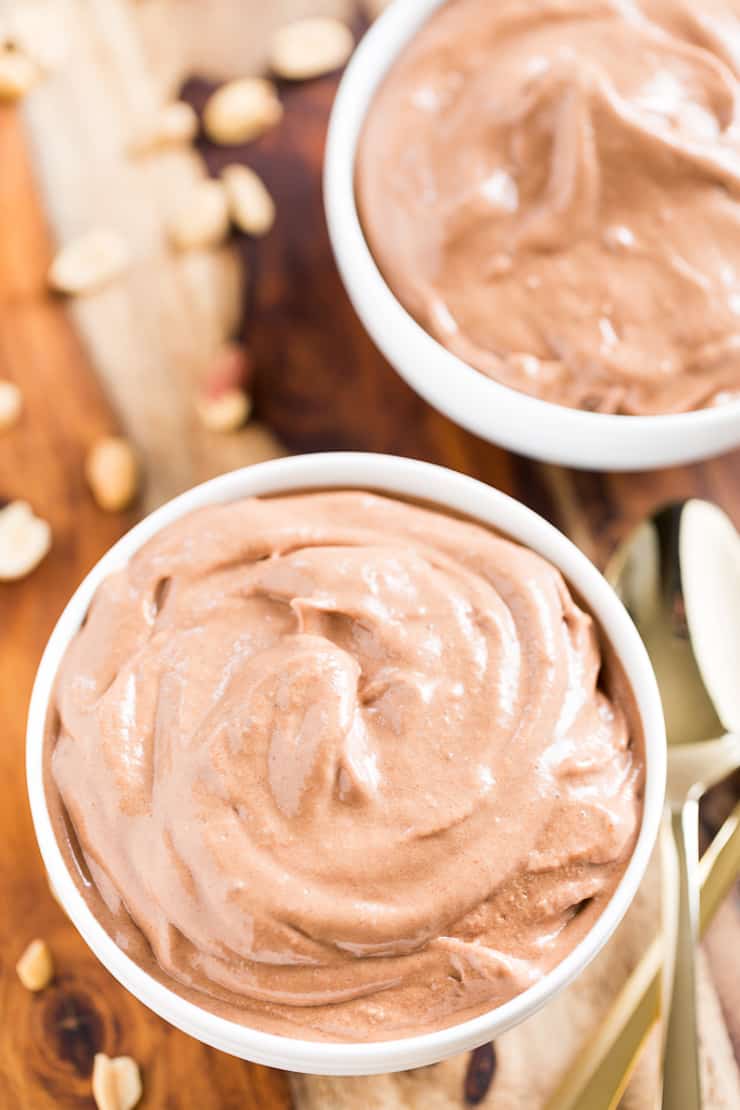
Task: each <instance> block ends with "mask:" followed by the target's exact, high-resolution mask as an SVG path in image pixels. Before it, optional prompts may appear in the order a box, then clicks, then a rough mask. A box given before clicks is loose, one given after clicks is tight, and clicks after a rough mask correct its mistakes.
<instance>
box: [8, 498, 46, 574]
mask: <svg viewBox="0 0 740 1110" xmlns="http://www.w3.org/2000/svg"><path fill="white" fill-rule="evenodd" d="M50 547H51V528H50V527H49V525H48V524H47V523H46V521H45V520H41V519H40V518H39V517H37V516H34V515H33V511H32V509H31V506H30V505H29V504H27V502H25V501H11V503H10V504H9V505H6V506H5V508H4V509H0V582H10V581H13V580H14V579H16V578H24V577H25V576H26V575H27V574H30V573H31V571H32V570H34V569H35V568H36V567H37V566H38V565H39V563H40V562H41V560H42V559H43V558H44V556H45V555H46V554H47V552H48V550H49V548H50Z"/></svg>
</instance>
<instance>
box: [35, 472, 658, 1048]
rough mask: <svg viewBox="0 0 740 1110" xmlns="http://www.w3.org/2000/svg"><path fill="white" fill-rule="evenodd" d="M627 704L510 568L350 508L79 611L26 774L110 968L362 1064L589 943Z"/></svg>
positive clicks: (537, 575)
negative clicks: (136, 972) (58, 821)
mask: <svg viewBox="0 0 740 1110" xmlns="http://www.w3.org/2000/svg"><path fill="white" fill-rule="evenodd" d="M627 701H628V699H626V698H625V697H624V696H623V692H619V683H618V682H616V680H615V674H614V668H612V666H611V664H610V663H608V662H605V656H604V655H603V653H602V649H601V647H600V644H599V639H598V635H597V631H596V629H595V626H594V622H593V620H592V618H591V617H590V616H589V615H587V614H586V613H585V612H584V611H583V610H582V609H581V608H580V607H579V605H578V604H577V603H576V602H575V600H574V599H573V597H572V595H571V593H570V591H569V589H568V587H567V586H566V584H565V582H564V581H563V579H562V577H561V575H560V573H559V572H558V571H557V570H555V569H554V568H553V567H552V566H551V565H550V564H548V563H547V562H546V561H545V560H544V559H542V558H541V557H540V556H539V555H536V554H534V553H533V552H532V551H529V550H527V549H525V548H523V547H520V546H518V545H517V544H514V543H512V542H510V541H509V540H506V539H504V538H502V537H500V536H498V535H496V534H494V533H493V532H491V531H489V530H488V529H486V528H483V527H481V526H479V525H476V524H473V523H471V522H468V521H465V520H460V519H456V518H451V517H449V516H447V515H444V514H442V513H439V512H436V511H432V510H429V509H426V508H423V507H420V506H416V505H411V504H407V503H404V502H399V501H395V500H392V499H389V498H384V497H380V496H377V495H373V494H370V493H365V492H361V491H348V492H344V491H342V492H321V493H315V494H300V495H295V496H286V497H281V498H273V499H249V500H244V501H240V502H235V503H231V504H226V505H219V506H214V507H209V508H207V509H204V510H200V511H198V512H196V513H194V514H191V515H189V516H186V517H185V518H183V519H182V520H180V521H179V522H176V523H175V524H172V525H170V526H169V527H167V528H165V529H164V530H163V531H162V532H160V533H159V534H158V535H157V536H156V537H155V538H154V539H152V540H151V541H149V543H147V544H146V546H145V547H143V548H142V549H141V550H140V551H139V552H138V553H137V554H136V555H135V556H134V558H133V559H132V560H131V562H130V563H129V565H128V566H127V567H126V568H125V569H123V570H121V571H120V572H118V573H116V574H114V575H112V576H111V577H110V578H108V579H107V580H106V581H105V582H104V583H103V585H102V586H101V587H100V588H99V590H98V592H97V594H96V596H95V598H94V600H93V602H92V605H91V607H90V611H89V614H88V617H87V620H86V622H85V624H84V625H83V627H82V629H81V630H80V632H79V633H78V635H77V637H76V638H75V640H74V641H73V642H72V644H71V646H70V648H69V650H68V653H67V655H66V657H65V660H64V663H63V665H62V668H61V671H60V674H59V678H58V686H57V698H56V706H57V712H56V715H55V722H56V723H55V726H54V729H53V736H52V737H51V742H50V750H51V758H50V766H51V772H52V776H53V779H54V780H55V782H56V785H57V787H58V790H59V792H60V795H61V800H62V802H63V805H64V809H65V811H66V814H67V816H68V819H69V821H70V822H71V826H72V827H73V829H74V834H75V838H76V841H77V844H78V846H79V850H80V851H81V853H82V855H83V856H84V860H85V862H86V864H87V867H88V869H89V872H90V875H91V876H92V880H93V887H92V888H91V892H88V893H89V894H91V896H94V898H95V899H97V901H98V902H99V903H100V905H101V906H102V904H103V902H104V903H105V913H106V914H107V915H108V917H109V918H110V919H111V920H112V921H113V923H114V924H113V926H112V929H113V931H114V933H115V935H116V936H117V937H118V938H119V939H121V938H123V939H121V942H122V943H125V944H126V945H127V946H133V945H134V942H133V940H132V939H131V938H132V937H137V936H138V937H139V940H141V936H142V935H143V937H144V938H146V941H147V942H148V946H149V947H150V950H151V954H153V958H154V960H156V963H157V964H158V965H159V968H160V969H163V970H164V972H166V973H167V974H168V976H170V977H172V978H173V979H175V980H177V981H178V983H179V984H180V985H181V986H182V987H183V988H185V989H187V990H190V991H193V992H195V997H197V998H198V1000H199V1001H200V1002H201V1004H203V1005H213V1006H216V1007H217V1008H218V1007H221V1009H222V1010H225V1012H227V1013H229V1014H230V1015H231V1016H234V1015H236V1016H238V1017H239V1018H240V1019H241V1020H242V1021H244V1022H246V1023H248V1024H254V1025H257V1026H260V1027H263V1028H268V1029H273V1030H274V1029H277V1030H278V1031H280V1032H286V1031H287V1032H292V1033H293V1034H294V1035H301V1036H306V1037H328V1038H339V1039H375V1038H383V1037H391V1036H394V1035H396V1034H398V1033H408V1032H414V1031H420V1030H422V1029H428V1028H433V1027H435V1026H442V1025H444V1024H446V1023H450V1022H452V1021H454V1020H457V1019H458V1018H459V1017H461V1016H465V1015H469V1014H471V1013H473V1012H476V1011H480V1010H483V1009H486V1008H489V1007H491V1006H494V1005H496V1004H498V1003H500V1002H501V1001H503V1000H505V999H507V998H509V997H511V996H513V995H514V994H516V993H518V992H519V991H521V990H523V989H525V988H526V987H528V986H529V985H531V984H532V983H534V982H535V981H536V980H537V979H538V978H539V977H540V976H541V975H542V974H543V973H544V972H545V971H546V970H548V969H549V968H550V967H552V966H553V965H554V964H555V963H556V962H557V961H558V960H560V959H561V958H562V956H563V955H564V954H566V953H567V952H568V951H570V950H571V948H572V947H573V946H574V945H575V944H576V943H577V941H578V940H579V939H580V938H581V937H582V936H583V935H584V933H585V931H587V929H588V928H589V927H590V925H591V924H592V923H593V920H594V919H595V916H597V915H598V913H599V912H600V911H601V909H602V908H603V906H604V904H605V902H606V901H607V900H608V898H609V896H610V895H611V893H612V891H613V890H614V887H615V885H616V883H617V881H618V879H619V877H620V876H621V874H622V872H623V870H624V867H625V865H626V862H627V860H628V858H629V855H630V852H631V849H632V846H633V843H634V839H635V836H636V830H637V827H638V824H639V819H640V812H641V791H642V754H641V742H640V740H639V737H637V736H636V733H635V725H634V717H633V716H631V714H630V710H629V707H628V704H627ZM101 912H102V911H101ZM133 950H135V946H134V947H132V951H133Z"/></svg>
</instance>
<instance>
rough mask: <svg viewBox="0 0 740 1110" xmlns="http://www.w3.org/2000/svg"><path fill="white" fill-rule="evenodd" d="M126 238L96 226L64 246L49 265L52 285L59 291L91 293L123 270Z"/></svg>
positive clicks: (125, 261) (127, 257)
mask: <svg viewBox="0 0 740 1110" xmlns="http://www.w3.org/2000/svg"><path fill="white" fill-rule="evenodd" d="M128 264H129V251H128V247H127V246H126V241H125V240H124V239H123V238H122V236H120V235H119V234H118V232H117V231H112V230H110V229H109V228H103V227H101V228H94V229H93V230H92V231H88V232H86V233H85V234H84V235H81V236H80V237H79V238H78V239H73V240H72V241H71V242H69V243H67V244H66V245H65V246H63V247H62V248H61V250H60V251H59V252H58V253H57V255H56V257H55V258H54V261H53V262H52V264H51V266H50V267H49V285H50V286H51V287H52V289H55V290H56V291H57V292H59V293H69V294H72V295H78V294H81V293H91V292H92V291H93V290H94V289H99V288H100V287H101V286H103V285H107V284H108V282H110V281H113V279H114V278H117V277H118V276H119V275H120V274H122V273H123V272H124V270H125V269H126V267H127V266H128Z"/></svg>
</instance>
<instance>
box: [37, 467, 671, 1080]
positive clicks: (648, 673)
mask: <svg viewBox="0 0 740 1110" xmlns="http://www.w3.org/2000/svg"><path fill="white" fill-rule="evenodd" d="M330 487H344V488H347V487H359V488H363V489H374V490H378V491H380V492H385V493H389V494H392V495H393V494H395V495H399V496H405V497H411V498H422V499H427V500H433V501H434V502H435V503H437V504H439V505H440V506H441V507H442V508H443V509H444V508H448V509H451V510H453V511H455V512H458V513H464V514H466V515H468V516H471V517H474V518H477V519H478V520H480V521H482V522H483V523H485V524H489V525H492V526H493V527H494V528H498V529H500V530H501V531H502V532H504V533H505V534H506V535H508V536H511V537H512V538H513V539H515V540H519V541H520V542H521V543H523V544H526V545H527V546H529V547H531V548H533V549H534V550H535V551H538V552H539V553H540V554H541V555H543V556H544V557H545V558H546V559H549V560H550V562H552V563H554V564H555V566H557V567H559V568H560V570H561V571H562V572H563V574H564V575H565V577H566V578H567V579H568V581H569V582H570V583H572V584H573V586H574V587H575V588H576V590H577V592H578V594H579V596H580V597H582V598H583V600H584V602H585V604H586V605H587V607H588V608H589V609H590V611H591V612H592V613H593V614H594V615H595V616H596V618H597V620H598V621H599V623H600V625H601V627H602V629H603V631H604V632H605V634H606V636H607V637H608V638H609V640H610V642H611V643H612V645H613V647H614V649H615V650H616V653H617V655H618V657H619V659H621V661H622V664H623V666H624V669H625V672H626V675H627V678H628V680H629V681H630V683H631V685H632V687H633V689H634V692H635V695H636V699H637V705H638V710H639V713H640V716H641V719H642V724H643V728H644V733H645V744H646V781H645V801H644V812H643V818H642V824H641V827H640V832H639V836H638V840H637V843H636V846H635V850H634V853H633V855H632V858H631V859H630V861H629V864H628V866H627V869H626V870H625V873H624V876H623V877H622V881H621V882H620V884H619V886H618V887H617V889H616V891H615V892H614V894H613V896H612V898H611V900H610V901H609V903H608V904H607V906H606V907H605V909H604V911H603V913H602V914H601V916H600V917H599V918H598V920H597V921H596V922H595V924H594V926H593V928H592V929H591V931H590V932H589V933H588V934H587V936H586V937H585V938H584V939H583V940H582V941H581V943H580V944H579V945H578V946H577V947H576V948H575V949H574V950H573V951H572V952H571V953H570V954H569V955H568V956H567V957H566V958H565V959H564V960H563V961H562V963H560V964H558V965H557V967H555V968H554V969H553V970H552V971H551V972H550V973H549V974H548V975H546V976H545V977H544V978H543V979H541V980H540V981H539V982H538V983H536V984H535V986H533V987H531V988H529V989H528V990H526V991H525V992H524V993H523V994H520V995H518V996H517V997H515V998H513V999H511V1001H509V1002H506V1003H504V1005H502V1006H499V1007H498V1008H497V1009H495V1010H492V1011H490V1012H489V1013H486V1014H483V1015H481V1016H480V1017H476V1018H474V1019H473V1020H472V1021H465V1022H462V1023H460V1024H459V1025H455V1026H452V1027H451V1028H449V1029H442V1030H440V1031H438V1032H432V1033H424V1034H421V1035H420V1036H415V1037H407V1038H403V1039H398V1040H392V1041H381V1042H373V1043H367V1042H364V1043H358V1044H345V1043H342V1044H336V1043H327V1042H322V1041H318V1042H313V1041H304V1040H297V1039H293V1038H290V1037H282V1036H276V1035H274V1034H270V1033H263V1032H259V1031H258V1030H256V1029H251V1028H250V1027H248V1026H246V1025H240V1024H238V1023H236V1022H233V1021H227V1020H225V1019H224V1018H221V1017H216V1016H215V1015H214V1014H212V1013H209V1011H208V1010H205V1009H201V1008H200V1007H199V1006H197V1005H194V1004H193V1003H192V1002H188V1001H186V1000H185V999H183V998H181V997H180V995H179V994H177V993H176V991H175V990H170V989H169V988H168V987H167V986H164V985H163V984H162V983H160V982H158V981H157V980H156V979H154V978H153V977H152V976H151V975H149V974H148V973H147V972H146V971H144V970H143V969H142V968H141V967H140V966H139V965H138V964H136V963H134V962H133V961H132V960H131V959H130V958H129V957H128V956H127V955H126V954H125V953H124V952H123V951H122V949H121V948H119V947H118V945H117V944H116V943H115V941H114V940H113V939H112V937H111V936H109V934H108V933H107V932H106V931H105V929H104V928H103V927H102V925H100V923H99V922H98V921H97V919H96V918H95V916H94V915H93V913H92V912H91V911H90V909H89V908H88V906H87V904H86V902H85V901H84V899H83V897H82V895H81V894H80V892H79V890H78V889H77V886H76V885H75V882H74V880H73V878H72V876H71V874H70V872H69V871H68V869H67V864H66V863H65V859H64V856H63V855H62V852H61V849H60V847H59V844H58V843H57V839H56V836H55V833H54V829H53V827H52V822H51V819H50V815H49V809H48V805H47V799H46V795H45V790H44V777H43V764H44V759H43V750H44V730H45V724H46V717H47V711H48V708H49V701H50V698H51V696H52V691H53V687H54V682H55V677H56V674H57V670H58V667H59V664H60V662H61V660H62V657H63V656H64V653H65V651H66V649H67V646H68V644H69V642H70V640H71V639H72V638H73V637H74V636H75V634H76V632H77V630H78V629H79V627H80V625H81V623H82V620H83V618H84V616H85V613H86V612H87V609H88V606H89V604H90V601H91V599H92V596H93V594H94V593H95V591H96V589H97V588H98V586H99V585H100V583H101V582H102V581H103V579H104V578H106V577H107V576H108V575H109V574H111V573H112V572H113V571H115V570H117V569H119V568H121V567H122V566H124V565H125V564H126V563H127V562H128V560H129V559H130V558H131V556H132V555H133V554H134V552H135V551H138V549H139V548H140V547H141V546H142V545H143V544H144V543H145V542H146V541H147V540H148V539H149V538H150V537H151V536H153V535H154V534H155V533H156V532H158V531H160V529H162V528H164V527H166V525H168V524H170V523H171V522H172V521H174V520H176V519H177V518H178V517H181V516H183V515H184V514H185V513H189V512H190V511H191V510H193V509H197V508H199V507H201V506H203V505H209V504H212V503H216V502H223V501H232V500H234V499H236V498H240V497H246V496H248V495H252V494H276V493H284V492H286V491H288V490H307V489H313V488H315V489H326V488H330ZM665 766H666V752H665V731H664V726H663V717H662V712H661V706H660V699H659V696H658V689H657V686H656V682H655V678H654V676H653V672H652V669H651V666H650V662H649V660H648V657H647V654H646V652H645V649H644V647H643V645H642V641H641V640H640V638H639V636H638V634H637V632H636V630H635V628H634V626H633V624H632V622H631V621H630V619H629V617H628V616H627V613H626V611H625V610H624V608H623V607H622V605H621V603H620V601H619V600H618V599H617V596H616V594H615V593H614V592H613V591H612V590H611V588H610V587H609V586H608V584H607V583H606V581H605V580H604V579H603V578H602V576H601V575H600V574H599V572H598V571H597V570H596V568H595V567H594V566H593V565H592V564H591V563H590V562H589V561H588V559H587V558H586V557H585V555H583V554H582V553H581V552H580V551H579V550H578V549H577V548H576V547H575V546H574V545H573V544H572V543H571V542H570V541H569V540H568V539H566V538H565V536H563V535H562V534H561V533H560V532H558V531H557V530H556V529H555V528H553V527H552V525H550V524H548V523H547V522H546V521H544V520H542V518H541V517H539V516H537V515H536V514H535V513H533V512H532V511H531V510H530V509H527V508H525V507H524V506H523V505H520V504H519V503H518V502H516V501H514V500H512V499H511V498H510V497H507V496H506V495H505V494H503V493H500V492H498V491H497V490H494V489H491V488H490V487H489V486H486V485H483V483H481V482H477V481H475V480H474V479H472V478H467V477H465V476H463V475H461V474H456V473H454V472H453V471H451V470H445V469H444V468H442V467H438V466H431V465H430V464H428V463H422V462H415V461H412V460H409V459H399V458H394V457H392V456H388V455H364V454H349V453H347V454H345V453H336V454H326V455H305V456H299V457H297V458H289V459H279V460H277V461H274V462H267V463H260V464H259V465H257V466H251V467H247V468H245V469H244V470H237V471H235V472H234V473H232V474H224V475H223V476H222V477H220V478H215V479H213V481H210V482H206V483H205V484H204V485H201V486H197V487H196V488H195V489H193V490H190V491H189V492H187V493H184V494H182V496H180V497H177V498H175V500H174V501H170V502H169V504H167V505H164V506H163V507H162V508H161V509H158V510H157V511H156V512H155V513H152V515H151V516H149V517H147V518H146V519H145V520H143V521H142V522H141V523H140V524H138V525H137V526H136V527H135V528H133V529H132V530H131V531H130V532H129V533H128V534H127V535H126V536H124V537H123V539H121V540H119V542H118V543H117V544H115V546H114V547H113V548H112V549H111V550H110V551H109V552H108V553H107V555H105V556H104V557H103V558H102V559H101V560H100V562H99V563H98V564H97V566H95V567H94V568H93V570H92V571H91V572H90V574H88V576H87V578H85V580H84V581H83V583H82V584H81V586H80V587H79V588H78V590H77V591H76V592H75V594H74V596H73V597H72V600H71V601H70V602H69V604H68V605H67V607H66V609H65V610H64V612H63V613H62V616H61V617H60V618H59V622H58V624H57V626H56V628H55V629H54V632H53V633H52V636H51V639H50V640H49V643H48V645H47V647H46V650H45V652H44V655H43V658H42V660H41V664H40V666H39V671H38V675H37V677H36V682H35V685H34V688H33V694H32V697H31V706H30V711H29V719H28V738H27V776H28V792H29V796H30V799H31V811H32V814H33V821H34V826H35V829H36V836H37V838H38V842H39V847H40V848H41V854H42V856H43V859H44V863H45V865H46V869H47V872H48V874H49V879H50V881H51V884H52V886H53V887H54V890H55V892H56V893H57V894H58V896H59V899H60V901H61V903H62V905H63V906H64V908H65V910H66V911H67V913H68V915H69V917H70V918H71V919H72V921H73V922H74V924H75V925H76V926H77V928H78V930H79V931H80V933H81V934H82V936H83V937H84V939H85V940H86V941H87V943H88V944H89V946H90V948H91V949H92V950H93V952H94V953H95V955H96V956H97V957H98V959H99V960H100V961H101V962H102V963H103V964H104V965H105V967H106V968H107V969H108V970H109V971H110V973H111V974H112V975H113V976H115V978H116V979H118V981H119V982H120V983H122V984H123V985H124V986H125V987H126V988H127V989H128V990H130V991H131V993H132V994H134V995H135V996H136V997H137V998H138V999H139V1000H140V1001H141V1002H143V1003H144V1004H145V1005H147V1006H149V1008H150V1009H152V1010H154V1011H155V1013H157V1014H159V1015H160V1017H163V1018H165V1019H166V1020H167V1021H169V1022H171V1023H172V1025H176V1026H177V1027H178V1028H179V1029H183V1030H184V1031H185V1032H186V1033H189V1034H190V1035H191V1036H193V1037H196V1038H197V1039H198V1040H200V1041H203V1042H204V1043H205V1044H209V1045H213V1046H214V1047H215V1048H219V1049H221V1050H222V1051H224V1052H229V1053H231V1054H232V1055H234V1056H240V1057H242V1058H243V1059H246V1060H254V1061H256V1062H257V1063H260V1064H268V1065H270V1066H272V1067H277V1068H286V1069H289V1070H291V1071H301V1072H312V1073H318V1074H334V1075H367V1074H372V1073H376V1072H388V1071H398V1070H401V1069H404V1068H414V1067H420V1066H422V1065H425V1064H431V1063H434V1062H435V1061H438V1060H441V1059H443V1058H444V1057H446V1056H449V1055H451V1054H452V1053H455V1052H461V1051H463V1050H464V1049H469V1048H472V1047H474V1046H476V1045H479V1044H483V1043H484V1042H485V1041H488V1040H491V1039H493V1038H494V1037H497V1036H498V1035H499V1034H500V1033H502V1032H503V1031H504V1030H505V1029H508V1028H510V1027H511V1026H512V1025H516V1024H517V1023H518V1022H520V1021H523V1020H524V1019H525V1018H527V1017H529V1016H530V1015H531V1014H533V1013H534V1012H535V1010H538V1009H539V1008H540V1007H541V1006H542V1005H544V1003H545V1002H547V1001H548V999H550V998H552V996H553V995H554V994H556V993H557V992H558V991H559V990H561V989H562V988H563V987H564V986H565V985H566V984H567V983H570V981H571V980H572V979H573V978H574V977H575V976H576V975H577V974H578V973H579V972H580V971H582V970H583V968H584V967H585V966H586V964H588V963H589V961H590V960H592V959H593V957H594V956H595V955H596V953H597V952H598V951H599V949H600V948H601V947H602V945H604V944H605V943H606V941H607V940H608V939H609V937H610V936H611V935H612V933H613V932H614V930H615V928H616V927H617V924H618V923H619V921H620V919H621V918H622V915H623V914H624V912H625V910H626V909H627V907H628V906H629V904H630V902H631V901H632V898H633V897H634V894H635V891H636V890H637V887H638V885H639V883H640V880H641V878H642V876H643V873H644V871H645V867H646V865H647V862H648V858H649V856H650V852H651V850H652V847H653V842H654V840H655V837H656V833H657V830H658V824H659V821H660V815H661V810H662V806H663V793H664V787H665Z"/></svg>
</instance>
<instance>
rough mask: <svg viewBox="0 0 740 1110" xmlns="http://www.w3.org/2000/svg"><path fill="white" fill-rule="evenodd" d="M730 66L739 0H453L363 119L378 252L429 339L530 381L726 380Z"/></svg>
mask: <svg viewBox="0 0 740 1110" xmlns="http://www.w3.org/2000/svg"><path fill="white" fill-rule="evenodd" d="M739 79H740V3H738V0H709V2H707V3H701V4H698V3H695V2H694V0H496V2H495V3H492V2H489V0H450V2H449V3H447V4H444V5H443V6H442V7H441V9H439V10H438V11H437V12H435V13H434V14H433V15H432V17H431V18H430V19H429V21H428V22H427V23H426V24H425V25H424V26H423V27H422V29H421V30H420V32H419V33H418V34H417V35H416V36H415V38H414V39H413V40H412V42H411V44H410V45H409V46H408V47H407V48H406V50H405V51H404V52H403V53H402V54H401V56H400V57H399V59H398V60H397V61H396V62H395V64H394V65H393V66H392V68H391V70H390V72H389V75H388V76H387V78H386V80H385V82H384V83H383V85H382V86H381V88H380V91H379V92H378V94H377V96H376V98H375V100H374V102H373V103H372V104H371V107H370V111H369V114H368V118H367V120H366V125H365V128H364V132H363V134H362V136H361V142H360V145H359V148H358V156H357V182H356V184H357V197H358V204H359V208H360V213H361V217H362V221H363V224H364V228H365V232H366V235H367V238H368V242H369V245H370V248H371V250H372V251H373V253H374V255H375V258H376V260H377V262H378V265H379V266H380V269H381V271H382V272H383V274H384V276H385V278H386V279H387V281H388V283H389V285H390V286H391V288H392V289H393V291H394V292H395V294H396V295H397V296H398V298H399V300H400V301H401V302H402V304H403V305H404V306H405V307H406V308H407V309H408V310H409V312H411V314H412V315H413V316H414V317H416V319H417V320H418V321H419V322H420V323H421V324H422V326H423V327H424V328H426V329H427V331H429V332H430V333H431V334H432V335H433V336H435V338H437V339H438V340H439V342H440V343H442V344H444V345H445V346H446V347H448V348H449V349H450V350H451V351H452V352H453V353H455V354H457V355H459V356H460V357H461V358H462V359H463V360H465V361H467V362H468V363H469V364H471V365H472V366H474V367H476V368H477V369H478V370H480V371H482V372H483V373H484V374H487V375H488V376H489V377H491V378H495V379H497V380H498V381H500V382H503V383H504V384H506V385H509V386H511V387H513V388H515V389H517V390H520V391H523V392H525V393H529V394H532V395H534V396H536V397H541V398H543V399H545V400H548V401H554V402H557V403H559V404H563V405H568V406H571V407H575V408H583V409H592V410H598V411H603V412H614V413H626V414H648V413H667V412H680V411H685V410H689V409H696V408H702V407H706V406H709V405H712V404H717V403H722V402H724V401H727V400H731V399H737V398H740V203H739V200H740V80H739ZM450 387H451V388H454V383H451V385H450Z"/></svg>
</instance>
